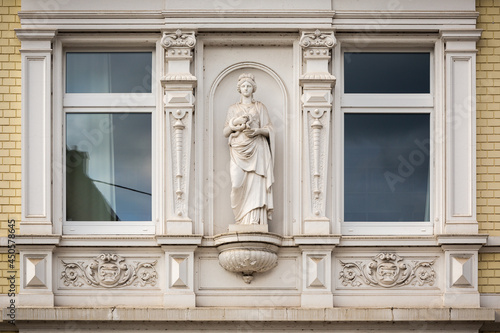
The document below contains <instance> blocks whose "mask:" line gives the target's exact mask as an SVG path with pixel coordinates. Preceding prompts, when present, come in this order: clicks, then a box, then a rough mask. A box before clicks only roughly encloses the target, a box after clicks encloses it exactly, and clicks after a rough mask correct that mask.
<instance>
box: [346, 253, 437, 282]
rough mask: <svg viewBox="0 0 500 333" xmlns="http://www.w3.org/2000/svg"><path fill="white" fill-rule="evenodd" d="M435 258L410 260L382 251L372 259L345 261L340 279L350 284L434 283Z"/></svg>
mask: <svg viewBox="0 0 500 333" xmlns="http://www.w3.org/2000/svg"><path fill="white" fill-rule="evenodd" d="M434 263H435V260H408V259H404V258H402V257H400V256H399V255H398V254H396V253H384V252H382V253H379V254H377V255H376V256H375V257H373V259H371V260H360V261H351V262H348V261H342V260H340V265H341V270H340V273H339V279H340V282H341V283H342V285H343V286H346V287H361V286H371V287H382V288H393V287H403V286H413V287H422V286H433V285H434V284H435V283H436V271H435V270H434Z"/></svg>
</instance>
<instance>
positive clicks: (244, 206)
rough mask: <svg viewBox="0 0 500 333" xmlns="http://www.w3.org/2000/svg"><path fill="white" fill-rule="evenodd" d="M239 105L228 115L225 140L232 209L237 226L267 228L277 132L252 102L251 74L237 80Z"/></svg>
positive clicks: (270, 210) (230, 109)
mask: <svg viewBox="0 0 500 333" xmlns="http://www.w3.org/2000/svg"><path fill="white" fill-rule="evenodd" d="M237 89H238V92H239V93H240V95H241V98H240V102H239V103H236V104H233V105H231V106H230V107H229V110H228V111H227V117H226V123H225V125H224V136H225V137H228V138H229V139H228V141H229V142H228V143H229V150H230V154H231V162H230V163H231V164H230V173H231V183H232V189H231V207H232V208H233V212H234V216H235V220H236V224H245V225H255V224H261V225H266V224H267V220H268V219H271V216H272V211H273V191H272V185H273V183H274V176H273V165H274V130H273V126H272V124H271V120H270V119H269V114H268V113H267V109H266V107H265V106H264V104H262V103H261V102H257V101H255V100H254V99H253V93H254V92H255V91H256V90H257V85H256V84H255V77H254V76H253V75H252V74H241V75H240V76H239V78H238V85H237Z"/></svg>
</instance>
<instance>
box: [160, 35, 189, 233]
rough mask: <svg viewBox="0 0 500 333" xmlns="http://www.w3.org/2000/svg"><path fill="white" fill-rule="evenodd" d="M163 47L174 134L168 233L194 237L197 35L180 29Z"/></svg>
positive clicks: (166, 104) (170, 153)
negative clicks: (192, 178) (192, 187)
mask: <svg viewBox="0 0 500 333" xmlns="http://www.w3.org/2000/svg"><path fill="white" fill-rule="evenodd" d="M161 45H162V46H163V47H164V48H165V75H164V76H163V77H162V80H161V81H162V85H163V88H164V107H165V112H166V114H167V117H166V123H167V127H168V128H169V130H167V133H170V137H168V138H167V147H168V155H167V161H168V163H170V168H169V173H168V177H167V179H168V180H169V181H170V185H171V186H170V187H168V188H170V189H172V191H171V193H169V194H168V195H167V200H168V201H169V202H168V203H169V209H167V214H169V216H167V223H166V233H167V234H192V229H193V228H192V221H191V219H190V218H189V215H188V211H189V209H188V207H189V174H190V172H189V170H190V165H191V142H192V138H191V133H192V126H193V125H192V119H193V112H194V94H193V89H194V88H195V87H196V77H195V76H194V75H193V74H192V73H191V72H190V68H191V62H192V60H193V49H194V46H195V45H196V38H195V35H194V32H186V33H185V32H183V31H181V30H177V31H176V32H175V33H167V32H165V33H164V34H163V37H162V39H161Z"/></svg>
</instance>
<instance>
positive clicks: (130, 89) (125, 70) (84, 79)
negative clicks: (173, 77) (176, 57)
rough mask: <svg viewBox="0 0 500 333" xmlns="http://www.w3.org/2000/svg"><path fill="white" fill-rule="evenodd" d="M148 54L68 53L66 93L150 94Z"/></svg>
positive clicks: (150, 65)
mask: <svg viewBox="0 0 500 333" xmlns="http://www.w3.org/2000/svg"><path fill="white" fill-rule="evenodd" d="M151 73H152V53H151V52H68V53H67V54H66V92H67V93H150V92H151Z"/></svg>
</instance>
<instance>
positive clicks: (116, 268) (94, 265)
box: [61, 253, 158, 288]
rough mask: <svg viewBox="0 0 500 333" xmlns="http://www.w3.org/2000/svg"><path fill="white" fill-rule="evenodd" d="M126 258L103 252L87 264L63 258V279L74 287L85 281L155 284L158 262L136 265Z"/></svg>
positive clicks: (109, 285) (103, 284) (108, 285)
mask: <svg viewBox="0 0 500 333" xmlns="http://www.w3.org/2000/svg"><path fill="white" fill-rule="evenodd" d="M125 261H126V260H125V259H124V258H122V257H121V256H119V255H117V254H110V253H103V254H100V255H98V256H97V257H96V258H95V259H93V260H92V261H90V262H88V263H85V262H64V261H62V263H63V265H64V270H63V271H62V273H61V279H63V283H64V285H65V286H73V287H82V286H83V285H85V284H87V285H89V286H92V287H104V288H114V287H116V288H120V287H126V286H130V285H134V286H140V287H145V286H146V285H148V284H149V285H151V286H155V285H156V281H157V279H158V275H157V272H156V269H155V265H156V261H152V262H134V264H133V265H132V264H128V263H126V262H125Z"/></svg>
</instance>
